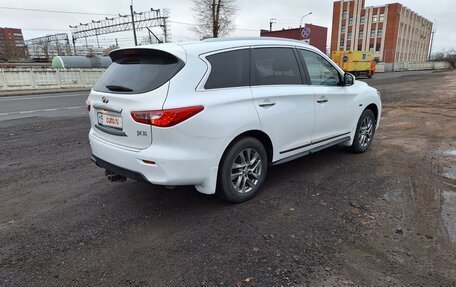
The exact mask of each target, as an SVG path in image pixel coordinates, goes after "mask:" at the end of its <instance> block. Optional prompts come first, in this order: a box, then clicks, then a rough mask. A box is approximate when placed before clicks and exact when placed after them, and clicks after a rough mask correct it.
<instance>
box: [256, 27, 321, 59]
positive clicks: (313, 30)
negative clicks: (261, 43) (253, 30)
mask: <svg viewBox="0 0 456 287" xmlns="http://www.w3.org/2000/svg"><path fill="white" fill-rule="evenodd" d="M327 35H328V28H326V27H322V26H317V25H312V24H305V25H304V27H299V28H293V29H282V30H277V31H269V30H261V32H260V36H261V37H279V38H288V39H295V40H300V41H305V42H307V43H308V44H310V45H312V46H314V47H316V48H318V49H319V50H320V51H322V52H323V53H325V54H326V38H327Z"/></svg>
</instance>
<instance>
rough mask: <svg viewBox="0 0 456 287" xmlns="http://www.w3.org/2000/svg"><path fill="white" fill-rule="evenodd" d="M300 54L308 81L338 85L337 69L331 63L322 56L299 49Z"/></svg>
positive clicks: (339, 81) (317, 83) (322, 84)
mask: <svg viewBox="0 0 456 287" xmlns="http://www.w3.org/2000/svg"><path fill="white" fill-rule="evenodd" d="M299 53H300V54H301V55H302V58H303V60H304V63H305V66H306V67H307V72H308V74H309V78H310V83H311V84H312V85H320V86H339V85H340V83H341V80H340V74H339V71H338V70H337V69H336V68H335V67H334V66H333V65H331V64H330V63H329V62H328V61H327V60H326V59H325V58H323V57H322V56H320V55H318V54H316V53H314V52H310V51H306V50H299Z"/></svg>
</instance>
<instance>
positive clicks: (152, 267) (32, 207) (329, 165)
mask: <svg viewBox="0 0 456 287" xmlns="http://www.w3.org/2000/svg"><path fill="white" fill-rule="evenodd" d="M455 73H456V72H444V73H438V74H437V73H429V74H428V73H426V74H414V75H408V76H404V77H399V78H398V77H393V78H388V79H381V78H374V79H372V80H369V83H370V84H371V85H373V86H375V87H377V88H378V89H380V90H381V91H382V100H383V103H384V107H385V109H384V110H383V117H382V122H381V128H380V129H379V130H378V131H377V132H376V134H375V140H374V143H373V145H372V146H371V148H370V149H369V151H368V152H366V153H364V154H358V155H354V154H350V153H347V152H346V151H345V149H344V148H342V147H333V148H331V149H328V150H325V151H321V152H319V153H316V154H313V155H310V156H308V157H305V158H302V159H299V160H295V161H293V162H289V163H287V164H284V165H280V166H276V167H273V168H271V170H270V172H269V173H268V178H267V181H266V184H265V187H264V188H263V190H262V191H261V192H260V193H259V194H258V196H257V197H255V198H254V199H252V200H250V201H248V202H246V203H243V204H239V205H232V204H228V203H225V202H223V201H221V200H219V199H218V198H217V197H215V196H207V195H202V194H200V193H198V192H196V190H195V189H194V188H193V187H177V188H175V189H172V190H169V189H166V188H164V187H160V186H153V185H149V184H147V183H143V182H137V181H134V180H127V181H126V182H123V183H109V182H107V180H106V179H105V177H104V171H103V170H102V169H100V168H98V167H96V166H95V165H94V164H93V163H92V162H91V161H90V159H89V157H90V147H89V144H88V139H87V134H88V131H89V128H90V123H89V121H88V118H87V116H86V112H85V110H84V108H83V103H84V100H85V97H86V95H84V94H80V95H78V94H67V95H65V94H59V95H42V97H43V98H42V99H37V98H35V99H28V98H32V96H30V97H8V98H0V100H2V102H1V103H0V109H2V110H1V111H0V113H2V114H5V113H10V114H9V115H0V286H456V257H455V256H456V247H455V246H456V245H455V244H456V196H455V195H456V173H455V171H456V145H455V143H456V106H455V104H456V100H455V93H454V90H455V87H456V77H455ZM417 83H420V88H419V89H417V88H416V87H417ZM55 96H58V97H55ZM33 97H36V96H33ZM7 105H8V107H6V106H7ZM77 106H79V107H81V108H80V109H76V108H75V109H68V108H71V107H77ZM50 108H52V109H57V110H55V111H54V110H48V109H50ZM37 110H41V111H37ZM20 112H26V113H20ZM13 113H14V114H13Z"/></svg>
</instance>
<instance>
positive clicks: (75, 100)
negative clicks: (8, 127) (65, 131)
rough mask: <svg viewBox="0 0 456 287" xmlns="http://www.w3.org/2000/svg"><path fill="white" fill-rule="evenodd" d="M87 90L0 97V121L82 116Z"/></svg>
mask: <svg viewBox="0 0 456 287" xmlns="http://www.w3.org/2000/svg"><path fill="white" fill-rule="evenodd" d="M87 96H88V93H87V92H77V93H59V94H38V95H30V96H9V97H0V121H3V120H12V119H20V118H28V117H58V116H67V117H73V116H82V115H84V114H85V106H84V105H85V100H86V99H87Z"/></svg>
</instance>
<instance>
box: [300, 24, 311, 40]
mask: <svg viewBox="0 0 456 287" xmlns="http://www.w3.org/2000/svg"><path fill="white" fill-rule="evenodd" d="M310 32H311V30H310V28H309V27H304V28H302V30H301V37H302V38H303V39H309V37H310Z"/></svg>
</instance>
